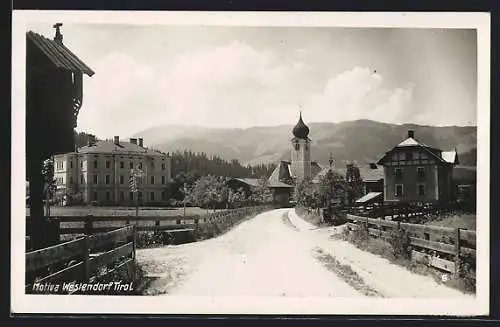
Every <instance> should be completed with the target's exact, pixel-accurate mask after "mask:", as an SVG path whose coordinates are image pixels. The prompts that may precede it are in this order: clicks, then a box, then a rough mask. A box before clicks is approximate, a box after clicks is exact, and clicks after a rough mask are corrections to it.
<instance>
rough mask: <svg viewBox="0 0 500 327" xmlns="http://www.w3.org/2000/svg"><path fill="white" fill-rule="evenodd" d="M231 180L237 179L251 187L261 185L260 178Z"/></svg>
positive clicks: (232, 179)
mask: <svg viewBox="0 0 500 327" xmlns="http://www.w3.org/2000/svg"><path fill="white" fill-rule="evenodd" d="M229 181H237V182H240V183H244V184H247V185H249V186H251V187H257V186H259V181H260V180H259V179H258V178H231V179H230V180H229Z"/></svg>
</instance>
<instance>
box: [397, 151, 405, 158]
mask: <svg viewBox="0 0 500 327" xmlns="http://www.w3.org/2000/svg"><path fill="white" fill-rule="evenodd" d="M398 159H399V160H406V155H405V153H404V152H400V153H399V154H398Z"/></svg>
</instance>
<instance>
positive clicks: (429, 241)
mask: <svg viewBox="0 0 500 327" xmlns="http://www.w3.org/2000/svg"><path fill="white" fill-rule="evenodd" d="M347 220H348V221H349V223H348V226H349V227H350V228H352V229H355V228H359V227H360V226H365V227H366V228H367V229H368V233H369V235H371V236H373V237H378V238H383V239H390V238H391V231H393V230H402V231H404V232H405V233H406V235H407V236H408V237H409V242H410V245H411V246H412V247H413V250H412V259H414V260H416V261H417V262H425V263H426V264H428V265H430V266H433V267H435V268H438V269H442V270H445V271H448V272H451V273H455V274H456V273H458V269H459V266H458V262H459V257H460V255H461V254H468V255H471V256H473V257H474V258H475V257H476V232H475V231H471V230H466V229H461V228H449V227H439V226H429V225H418V224H410V223H401V222H395V221H387V220H383V219H380V218H378V219H374V218H368V217H360V216H355V215H351V214H348V215H347Z"/></svg>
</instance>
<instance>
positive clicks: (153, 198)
mask: <svg viewBox="0 0 500 327" xmlns="http://www.w3.org/2000/svg"><path fill="white" fill-rule="evenodd" d="M150 199H151V201H154V200H155V192H151V194H150Z"/></svg>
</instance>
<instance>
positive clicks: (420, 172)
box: [417, 167, 425, 179]
mask: <svg viewBox="0 0 500 327" xmlns="http://www.w3.org/2000/svg"><path fill="white" fill-rule="evenodd" d="M417 178H418V179H425V168H424V167H417Z"/></svg>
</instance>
